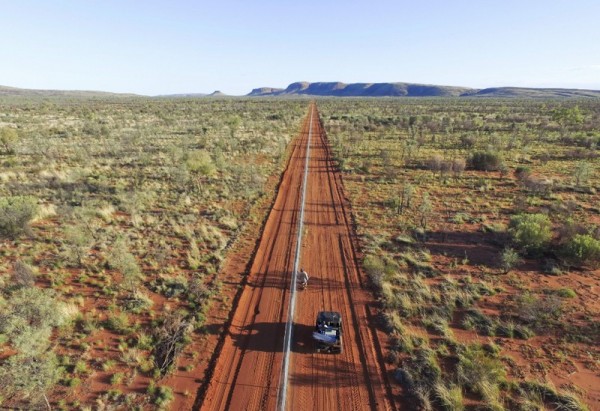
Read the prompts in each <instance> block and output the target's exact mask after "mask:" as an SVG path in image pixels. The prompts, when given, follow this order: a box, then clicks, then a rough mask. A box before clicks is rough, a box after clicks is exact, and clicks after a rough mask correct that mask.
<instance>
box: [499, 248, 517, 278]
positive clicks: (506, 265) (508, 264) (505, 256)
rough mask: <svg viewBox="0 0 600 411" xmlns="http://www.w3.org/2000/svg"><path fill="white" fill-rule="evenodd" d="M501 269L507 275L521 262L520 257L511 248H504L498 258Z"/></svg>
mask: <svg viewBox="0 0 600 411" xmlns="http://www.w3.org/2000/svg"><path fill="white" fill-rule="evenodd" d="M500 260H501V264H502V269H503V270H504V272H505V273H508V272H509V271H510V270H511V269H512V268H513V267H514V266H516V265H517V264H519V263H520V262H521V256H519V253H517V252H516V251H515V250H514V249H512V248H510V247H509V248H505V249H504V251H503V252H502V255H501V256H500Z"/></svg>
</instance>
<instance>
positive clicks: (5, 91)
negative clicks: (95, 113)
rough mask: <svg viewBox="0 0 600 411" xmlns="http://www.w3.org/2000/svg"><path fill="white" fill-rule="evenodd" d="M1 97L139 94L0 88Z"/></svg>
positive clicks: (126, 95) (122, 95)
mask: <svg viewBox="0 0 600 411" xmlns="http://www.w3.org/2000/svg"><path fill="white" fill-rule="evenodd" d="M1 96H17V97H36V96H37V97H139V94H131V93H111V92H107V91H90V90H36V89H27V88H17V87H7V86H0V97H1Z"/></svg>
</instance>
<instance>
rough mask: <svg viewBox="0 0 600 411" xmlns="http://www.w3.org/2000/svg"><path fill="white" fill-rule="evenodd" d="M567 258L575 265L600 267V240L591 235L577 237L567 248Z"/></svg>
mask: <svg viewBox="0 0 600 411" xmlns="http://www.w3.org/2000/svg"><path fill="white" fill-rule="evenodd" d="M565 255H566V257H567V258H568V259H569V260H570V261H571V262H572V263H574V264H579V265H591V266H594V267H598V266H600V240H597V239H595V238H594V237H592V236H591V235H589V234H578V235H575V236H574V237H573V238H572V239H571V240H570V241H569V242H568V243H567V244H566V246H565Z"/></svg>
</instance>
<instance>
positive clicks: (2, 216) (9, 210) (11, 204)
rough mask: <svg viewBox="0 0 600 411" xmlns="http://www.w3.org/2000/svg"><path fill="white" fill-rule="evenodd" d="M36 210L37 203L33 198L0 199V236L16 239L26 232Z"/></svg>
mask: <svg viewBox="0 0 600 411" xmlns="http://www.w3.org/2000/svg"><path fill="white" fill-rule="evenodd" d="M37 210H38V205H37V201H36V200H35V198H33V197H29V196H15V197H4V198H0V235H5V236H7V237H10V238H16V237H18V236H19V235H21V234H23V233H25V232H27V231H28V230H29V223H30V222H31V220H33V218H34V217H35V215H36V214H37Z"/></svg>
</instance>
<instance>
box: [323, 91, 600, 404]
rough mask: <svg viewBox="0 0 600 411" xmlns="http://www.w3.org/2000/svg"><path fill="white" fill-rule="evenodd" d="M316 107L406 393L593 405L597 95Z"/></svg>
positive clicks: (599, 173) (598, 222)
mask: <svg viewBox="0 0 600 411" xmlns="http://www.w3.org/2000/svg"><path fill="white" fill-rule="evenodd" d="M319 108H320V111H321V114H322V118H323V122H324V124H325V127H326V129H327V132H328V136H329V139H330V141H331V142H332V144H333V148H334V152H335V155H336V157H337V160H338V162H339V165H340V168H341V170H342V171H343V173H344V182H345V188H346V191H347V192H348V194H349V197H350V201H351V203H352V207H353V213H354V217H355V219H356V223H357V227H358V233H359V237H360V242H361V245H362V248H363V252H364V260H363V266H364V269H365V271H366V273H367V274H368V275H369V276H370V278H371V280H372V283H373V284H374V286H375V288H376V292H377V295H378V298H379V300H380V303H381V308H382V323H383V324H384V328H385V332H386V333H387V339H388V347H387V352H386V354H385V355H386V358H387V362H388V364H389V372H390V373H391V374H393V376H394V378H395V379H396V380H397V381H398V382H399V384H400V385H401V387H402V393H403V394H404V395H408V396H409V397H410V398H411V402H412V407H414V408H418V409H425V410H426V409H447V410H461V409H488V410H502V409H507V410H542V409H561V410H586V409H596V408H597V407H599V406H600V402H599V401H600V392H599V387H600V375H599V372H600V363H599V361H598V359H599V358H600V349H599V348H598V347H599V346H598V341H600V327H599V324H600V305H599V303H598V301H600V300H599V297H600V295H599V292H598V290H600V288H599V287H600V275H599V271H598V267H599V266H600V252H599V250H600V196H599V195H598V192H597V190H598V189H599V188H600V103H598V102H597V100H579V101H575V100H551V101H536V100H491V99H489V100H479V99H470V100H457V99H431V100H425V99H414V100H410V99H403V100H369V101H365V100H324V101H321V102H319Z"/></svg>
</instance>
